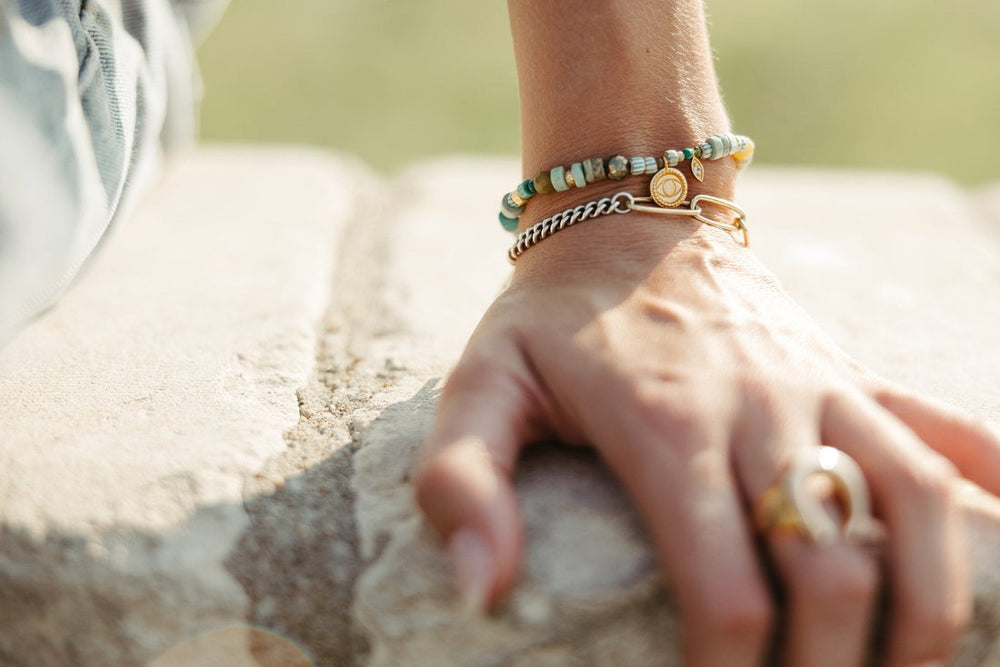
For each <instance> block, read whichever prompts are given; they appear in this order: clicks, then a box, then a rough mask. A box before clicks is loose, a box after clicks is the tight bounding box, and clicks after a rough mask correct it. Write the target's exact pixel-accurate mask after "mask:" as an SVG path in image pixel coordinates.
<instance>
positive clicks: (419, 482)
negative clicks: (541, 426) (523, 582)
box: [415, 364, 530, 611]
mask: <svg viewBox="0 0 1000 667" xmlns="http://www.w3.org/2000/svg"><path fill="white" fill-rule="evenodd" d="M487 371H489V372H487ZM527 424H528V421H527V412H526V409H525V399H524V398H523V391H522V389H521V387H520V386H519V385H518V383H517V382H515V381H513V380H512V379H511V378H510V376H509V375H506V374H504V373H503V372H498V370H497V369H494V368H486V367H485V366H479V367H478V368H475V367H473V366H472V365H471V364H467V365H464V366H463V365H460V366H459V367H458V368H457V369H456V370H455V372H454V373H453V375H452V377H451V378H450V379H449V381H448V383H447V386H446V388H445V391H444V392H443V395H442V397H441V401H440V404H439V406H438V411H437V416H436V419H435V423H434V427H433V428H432V430H431V434H430V436H429V438H428V440H427V442H426V443H425V448H424V456H423V460H422V462H421V464H420V466H419V467H418V469H417V472H416V476H415V489H416V500H417V504H418V505H419V506H420V508H421V509H422V510H423V512H424V514H425V515H426V516H427V518H428V520H429V521H430V523H431V524H432V525H433V526H434V527H435V528H436V529H437V531H438V532H439V533H440V534H441V536H442V537H443V538H444V540H445V542H446V543H447V544H448V550H449V552H450V554H451V557H452V561H453V564H454V567H455V578H456V584H457V586H458V589H459V593H460V596H461V598H462V603H463V605H464V606H465V607H466V608H467V609H468V610H470V611H473V610H474V611H482V610H484V609H485V608H486V607H487V606H489V605H491V604H492V603H494V602H495V601H496V600H497V599H498V598H499V597H500V596H501V595H503V594H504V593H505V592H506V591H507V590H508V589H509V588H510V587H511V586H512V585H513V582H514V579H515V576H516V573H517V568H518V564H519V562H520V557H521V548H522V542H523V529H522V525H521V518H520V512H519V511H518V506H517V500H516V497H515V495H514V490H513V487H512V485H511V480H510V475H511V471H512V470H513V468H514V464H515V462H516V460H517V456H518V453H519V451H520V449H521V447H522V446H523V444H524V443H525V442H526V441H527V440H528V438H529V436H530V433H529V429H528V427H527Z"/></svg>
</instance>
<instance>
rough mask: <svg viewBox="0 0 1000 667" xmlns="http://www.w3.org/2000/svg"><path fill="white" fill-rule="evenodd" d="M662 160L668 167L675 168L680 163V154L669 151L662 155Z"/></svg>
mask: <svg viewBox="0 0 1000 667" xmlns="http://www.w3.org/2000/svg"><path fill="white" fill-rule="evenodd" d="M663 158H664V159H665V160H666V161H667V166H668V167H676V166H677V165H678V164H679V163H680V161H681V153H680V152H679V151H675V150H669V151H667V152H666V153H664V154H663Z"/></svg>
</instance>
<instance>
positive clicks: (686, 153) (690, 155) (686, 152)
mask: <svg viewBox="0 0 1000 667" xmlns="http://www.w3.org/2000/svg"><path fill="white" fill-rule="evenodd" d="M693 157H694V151H693V150H691V149H690V148H685V149H684V159H685V160H690V159H691V158H693Z"/></svg>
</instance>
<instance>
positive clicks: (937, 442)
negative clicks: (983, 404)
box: [875, 389, 1000, 496]
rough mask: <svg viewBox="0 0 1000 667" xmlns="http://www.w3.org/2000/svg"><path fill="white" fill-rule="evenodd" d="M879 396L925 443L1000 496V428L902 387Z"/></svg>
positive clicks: (967, 477)
mask: <svg viewBox="0 0 1000 667" xmlns="http://www.w3.org/2000/svg"><path fill="white" fill-rule="evenodd" d="M875 399H876V400H877V401H878V402H879V403H880V404H881V405H882V407H884V408H885V409H886V410H888V411H889V412H891V413H893V414H894V415H896V417H897V418H898V419H900V420H901V421H902V422H904V423H905V424H906V425H907V426H909V427H910V428H911V429H912V430H913V432H914V433H916V434H917V436H918V437H919V438H920V439H921V440H923V441H924V442H925V443H927V444H928V445H930V446H931V447H933V448H934V449H935V450H937V451H938V452H940V453H941V454H942V455H943V456H945V457H947V458H948V459H949V460H950V461H951V462H952V463H954V464H955V466H956V467H957V468H958V470H959V472H961V473H962V476H963V477H965V478H966V479H968V480H970V481H972V482H975V483H976V484H978V485H979V486H981V487H983V489H985V490H986V491H989V492H990V493H992V494H993V495H995V496H1000V429H998V428H997V426H995V425H992V424H989V423H987V422H985V421H983V420H980V419H976V418H975V417H973V416H971V415H969V414H966V413H964V412H962V411H961V410H959V409H957V408H955V407H952V406H950V405H947V404H945V403H942V402H941V401H936V400H934V399H931V398H927V397H924V396H918V395H916V394H912V393H909V392H905V391H902V390H896V389H889V390H883V391H878V392H876V394H875Z"/></svg>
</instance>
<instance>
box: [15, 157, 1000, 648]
mask: <svg viewBox="0 0 1000 667" xmlns="http://www.w3.org/2000/svg"><path fill="white" fill-rule="evenodd" d="M441 171H446V172H447V173H452V174H456V175H460V177H459V176H456V178H458V179H459V180H458V181H456V180H455V179H452V180H451V181H449V182H448V183H447V184H443V183H441V182H439V181H440V179H437V178H435V177H434V175H435V174H437V173H440V172H441ZM516 176H517V170H516V166H515V164H514V163H513V162H512V161H499V162H497V161H483V160H457V159H456V160H454V161H452V160H443V161H438V162H435V163H433V164H430V165H426V164H425V165H422V166H421V167H420V168H417V169H414V170H412V171H410V172H407V173H405V174H403V175H401V176H400V177H398V178H396V179H395V181H394V183H393V186H392V187H383V186H382V185H380V184H379V183H377V182H375V181H374V179H372V177H370V176H369V175H368V174H367V173H366V172H365V171H364V169H363V168H359V167H358V166H357V165H353V164H350V163H347V162H345V161H343V160H337V159H333V158H329V157H324V156H323V155H321V154H317V153H314V152H309V151H258V150H232V149H226V150H219V149H214V150H203V151H201V152H199V153H196V154H194V155H191V156H189V157H188V158H186V159H185V160H183V161H181V163H180V164H177V165H175V168H174V169H173V170H172V171H171V174H170V176H169V178H168V179H167V181H166V182H165V183H164V184H163V186H162V187H161V188H160V189H159V190H158V191H157V192H156V193H154V195H153V196H152V197H150V198H149V200H148V201H147V202H146V203H145V204H144V206H143V207H142V209H141V210H140V212H139V213H138V215H136V216H135V219H134V220H133V221H132V223H131V224H130V225H128V226H125V227H123V228H122V229H121V230H119V231H118V233H117V235H116V236H115V237H113V238H112V239H111V241H110V243H109V245H108V247H107V248H106V249H105V252H104V253H103V254H102V255H101V257H100V258H99V259H98V260H97V261H96V262H95V264H94V266H93V268H92V270H91V271H90V272H89V273H88V274H87V275H86V276H85V277H84V279H83V280H82V281H81V283H80V285H78V287H77V288H76V289H75V290H74V291H73V292H72V293H71V294H70V295H69V296H68V297H67V299H66V300H65V301H64V302H63V303H62V304H61V305H60V306H59V307H58V308H57V309H55V310H54V311H53V312H52V313H50V314H49V315H48V316H47V317H46V318H45V319H43V320H41V321H39V322H37V323H36V324H35V325H34V326H33V327H32V328H31V329H29V330H28V331H26V332H24V333H23V334H22V336H21V337H20V338H19V339H18V340H17V341H15V343H14V344H13V345H11V346H10V347H8V348H6V349H4V350H2V351H0V434H2V435H0V531H2V537H0V627H3V628H4V632H3V633H2V634H0V664H4V665H6V664H11V665H33V666H34V665H41V666H42V667H45V666H47V665H70V664H72V665H81V666H89V665H106V664H115V665H139V664H147V663H149V662H150V661H155V662H153V664H154V665H157V666H158V667H168V666H172V665H176V664H228V665H247V666H248V667H249V666H250V665H253V664H259V665H265V666H268V667H270V666H271V665H292V666H296V665H298V664H300V663H303V661H304V660H306V658H304V657H303V656H304V655H308V656H309V658H310V659H311V660H313V661H314V662H315V663H316V664H320V665H336V666H338V667H339V666H353V665H356V666H359V667H360V666H362V665H373V666H381V665H417V666H423V665H463V666H464V665H484V666H485V665H515V666H522V665H523V666H525V667H527V666H532V667H535V666H545V665H554V666H555V665H560V666H561V665H638V666H642V665H670V664H676V662H677V661H676V653H675V651H674V646H675V644H674V642H675V638H676V624H677V619H676V615H675V613H674V610H673V608H672V607H671V604H670V601H669V598H668V596H667V595H666V593H665V592H664V590H663V588H662V585H661V583H660V578H659V575H658V572H657V569H656V564H655V560H654V558H653V555H652V552H651V551H650V549H649V547H648V545H647V541H646V538H645V535H644V532H643V528H642V526H641V524H640V522H639V521H638V519H637V518H636V516H635V514H634V513H633V512H632V510H631V508H630V505H629V503H628V502H627V500H626V498H625V496H624V495H623V494H622V492H621V490H620V488H619V486H618V484H617V483H616V481H615V480H614V479H613V478H611V477H610V476H609V475H608V473H607V472H606V471H605V470H604V468H603V467H602V466H601V465H600V464H599V463H598V462H597V461H596V459H595V458H594V457H593V456H591V455H590V454H589V453H587V452H584V451H581V450H566V449H563V448H559V447H557V446H546V447H537V448H534V449H532V450H531V451H529V452H528V454H527V455H526V457H525V460H524V461H523V464H522V465H521V467H520V470H519V473H518V477H517V487H518V490H519V493H520V495H521V498H522V502H523V508H524V513H525V517H526V523H527V529H528V535H529V540H528V552H527V557H526V562H525V567H524V573H523V577H522V580H521V582H520V584H519V585H518V587H517V590H516V591H515V592H514V594H513V595H512V596H511V598H510V600H509V601H508V602H507V603H506V604H505V605H504V606H503V607H502V608H501V609H500V610H498V613H496V614H495V615H493V616H491V617H489V618H486V619H479V618H469V617H466V616H464V615H462V614H461V613H459V612H458V611H457V610H456V609H455V608H454V605H453V604H452V592H451V584H450V576H449V570H448V564H447V561H446V559H445V557H444V554H443V552H442V550H441V548H440V546H439V545H438V544H437V541H436V540H435V539H434V537H433V535H431V534H430V532H429V531H428V530H427V528H426V527H425V526H424V525H423V523H422V522H421V520H420V518H419V516H418V514H417V512H416V511H415V509H414V507H413V504H412V500H411V493H412V491H411V488H410V485H409V470H410V466H411V464H412V461H413V459H414V457H415V454H416V451H417V448H418V446H419V443H420V441H421V439H422V437H423V435H424V433H425V432H426V430H427V428H428V427H429V424H430V422H431V419H432V417H433V410H434V404H435V401H436V393H437V389H438V384H439V381H440V379H441V377H442V376H443V375H444V374H445V373H446V371H447V368H448V366H449V365H450V364H451V363H453V361H454V360H455V358H456V357H457V355H458V353H459V351H460V349H461V346H462V344H463V343H464V341H465V339H466V338H467V337H468V335H469V333H471V331H472V329H473V327H474V326H475V324H476V321H477V320H478V317H479V315H480V314H481V312H482V311H483V310H484V309H485V307H486V306H487V304H488V303H489V302H490V300H491V299H492V297H493V295H494V294H495V293H496V292H497V291H498V289H499V288H500V286H501V284H502V282H503V279H504V277H505V275H506V272H507V264H506V260H505V257H504V248H505V245H506V242H507V240H508V237H507V235H505V234H504V233H502V232H501V231H500V230H499V228H498V226H497V225H496V224H495V222H494V219H495V210H494V208H495V205H496V202H495V200H496V196H497V193H498V192H502V191H504V188H505V187H506V186H509V183H511V182H515V181H516ZM742 200H743V201H744V202H745V204H746V206H747V208H748V209H749V210H750V211H751V214H752V218H751V221H750V222H751V226H752V231H753V239H754V243H755V247H756V249H757V251H758V252H759V253H760V254H761V255H763V256H764V257H765V259H766V261H767V262H768V263H769V264H770V265H771V266H772V267H773V268H774V269H775V271H776V272H777V273H778V274H779V276H780V277H781V278H782V279H783V280H784V281H785V284H786V287H788V289H789V291H790V292H791V293H792V294H793V296H795V297H796V298H797V299H798V300H799V301H800V302H801V303H802V304H803V305H804V306H805V307H806V308H807V309H808V310H810V311H811V312H812V313H813V314H814V315H815V316H816V317H817V319H818V320H819V321H820V323H821V324H822V325H823V326H824V327H825V328H826V329H827V330H828V331H830V333H831V334H832V335H833V336H834V337H835V338H836V339H837V340H838V341H840V342H841V343H842V344H843V345H844V346H845V347H846V348H847V349H848V350H849V351H850V352H852V353H853V354H855V355H856V356H857V357H859V358H860V359H861V360H862V361H864V362H865V363H867V364H869V365H871V366H873V367H875V368H876V369H878V370H880V371H881V372H883V373H885V374H886V375H889V376H891V377H893V378H896V379H899V380H901V381H904V382H907V383H909V384H911V385H914V386H917V387H919V388H921V389H924V390H926V391H928V392H930V393H932V394H936V395H938V396H941V397H943V398H946V399H948V400H950V401H952V402H956V403H959V404H961V405H964V406H966V407H968V408H970V409H972V410H973V411H975V412H977V413H978V414H980V415H983V416H986V417H990V418H993V419H1000V392H997V390H996V382H997V379H998V378H1000V351H998V350H997V348H996V347H995V345H994V344H993V340H994V338H995V336H994V335H993V332H992V330H991V326H992V325H995V324H996V323H997V322H1000V299H998V298H997V297H1000V287H998V286H997V283H996V277H997V275H1000V243H998V242H996V241H995V240H993V239H992V238H991V237H990V236H988V235H987V234H985V233H984V232H983V229H982V228H981V227H980V226H979V221H978V219H977V217H976V215H977V214H976V212H975V210H974V209H973V205H972V203H971V200H970V199H969V198H968V197H967V196H966V195H965V194H964V193H963V192H961V191H958V190H956V189H955V188H954V187H953V186H951V185H950V184H948V183H947V182H944V181H941V180H939V179H935V178H930V177H896V176H891V175H886V174H855V173H847V172H803V171H798V170H795V171H783V170H766V169H762V168H755V169H754V170H751V171H750V172H749V174H748V178H747V180H746V183H745V187H744V191H743V196H742ZM980 210H981V209H980ZM968 505H969V507H970V510H969V514H970V516H971V517H972V522H971V523H970V535H971V542H972V546H973V552H974V559H975V562H976V564H977V567H976V577H977V579H976V590H977V609H976V625H975V627H974V628H973V631H972V632H970V633H969V635H968V637H967V638H966V640H965V642H964V643H963V645H962V651H961V656H960V659H959V660H958V664H961V665H981V664H993V663H994V662H995V663H997V664H1000V640H998V639H997V637H998V636H1000V574H998V573H997V571H996V568H995V567H994V566H993V564H994V563H995V562H996V561H997V558H998V557H1000V531H998V528H997V526H998V525H1000V508H998V507H997V503H995V502H993V501H991V500H989V499H986V500H981V499H979V500H977V498H976V497H975V496H974V495H970V496H969V500H968ZM991 513H992V516H994V517H995V518H994V519H992V520H991V519H989V518H988V517H989V516H990V515H991ZM264 629H266V630H267V631H265V630H264ZM199 661H200V662H199ZM223 661H224V662H223Z"/></svg>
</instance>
